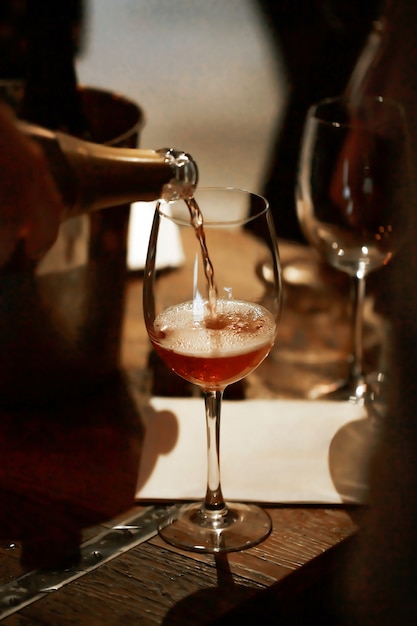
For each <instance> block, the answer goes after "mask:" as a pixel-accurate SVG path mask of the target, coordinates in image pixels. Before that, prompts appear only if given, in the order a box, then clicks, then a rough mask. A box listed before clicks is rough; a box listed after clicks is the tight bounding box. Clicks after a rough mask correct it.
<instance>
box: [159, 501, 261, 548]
mask: <svg viewBox="0 0 417 626" xmlns="http://www.w3.org/2000/svg"><path fill="white" fill-rule="evenodd" d="M271 529H272V522H271V518H270V517H269V515H268V514H267V513H266V512H265V511H263V510H262V509H261V508H260V507H259V506H256V505H255V504H240V503H235V502H233V503H231V504H226V508H224V509H223V510H221V511H208V510H206V509H205V508H203V503H201V502H196V503H193V504H185V505H184V506H182V507H181V508H180V510H179V514H178V517H177V518H175V519H173V520H172V521H169V522H168V525H167V526H164V527H163V528H160V529H159V534H160V536H161V537H162V538H163V539H164V540H165V541H167V542H168V543H170V544H171V545H173V546H176V547H177V548H182V549H183V550H193V551H194V552H211V553H215V552H233V551H236V550H244V549H246V548H250V547H251V546H254V545H256V544H258V543H260V542H261V541H263V540H264V539H266V537H267V536H268V535H269V533H270V532H271Z"/></svg>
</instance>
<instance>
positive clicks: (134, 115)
mask: <svg viewBox="0 0 417 626" xmlns="http://www.w3.org/2000/svg"><path fill="white" fill-rule="evenodd" d="M0 89H1V86H0ZM22 89H23V87H22V85H21V83H8V85H7V90H6V91H7V97H8V99H9V101H10V100H11V99H12V100H14V102H15V104H16V106H18V102H19V99H20V97H21V94H22ZM4 92H5V87H4V84H3V93H4ZM80 93H81V98H82V105H83V109H84V114H85V118H86V120H87V122H88V125H89V131H90V133H91V138H92V140H93V141H96V142H99V143H105V144H110V145H114V146H125V147H137V145H138V142H139V136H140V131H141V129H142V128H143V124H144V116H143V112H142V110H141V108H140V107H139V106H138V105H137V104H136V103H134V102H132V101H130V100H128V99H126V98H125V97H122V96H119V95H117V94H115V93H112V92H110V91H105V90H99V89H93V88H90V87H84V88H80ZM129 213H130V205H123V206H118V207H113V208H109V209H105V210H102V211H98V212H96V213H94V214H92V215H84V216H81V217H77V218H74V219H73V220H70V221H68V222H66V223H64V224H63V225H62V226H61V229H60V232H59V236H58V240H57V242H56V244H55V245H54V247H53V248H52V249H51V250H50V252H49V253H48V254H47V255H46V257H45V258H44V259H43V260H42V261H41V263H40V264H39V265H38V266H37V267H36V269H34V270H33V269H28V268H26V269H23V268H20V269H19V268H16V267H15V268H13V269H12V270H9V271H4V270H3V271H0V407H1V408H3V409H4V408H24V409H27V408H42V407H52V406H56V405H59V404H60V403H63V402H68V401H72V400H74V401H78V400H80V398H82V397H84V396H86V395H88V394H92V393H94V392H96V391H97V390H99V389H100V387H101V386H102V385H103V384H104V383H106V381H108V380H109V378H111V377H112V376H114V375H116V374H117V372H118V371H119V366H120V344H121V332H122V319H123V312H124V295H125V277H126V258H127V230H128V222H129Z"/></svg>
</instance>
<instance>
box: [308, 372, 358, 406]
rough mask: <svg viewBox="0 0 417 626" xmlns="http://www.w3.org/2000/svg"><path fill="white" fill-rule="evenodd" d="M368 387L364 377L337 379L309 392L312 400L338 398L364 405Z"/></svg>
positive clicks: (338, 399) (342, 400)
mask: <svg viewBox="0 0 417 626" xmlns="http://www.w3.org/2000/svg"><path fill="white" fill-rule="evenodd" d="M366 389H367V385H366V381H365V379H364V378H360V379H358V380H350V381H349V380H337V381H334V382H329V383H323V384H321V385H317V386H316V387H314V389H312V390H311V391H310V392H309V394H308V397H309V398H311V399H312V400H337V401H340V402H350V403H351V404H359V405H363V404H364V403H365V397H366Z"/></svg>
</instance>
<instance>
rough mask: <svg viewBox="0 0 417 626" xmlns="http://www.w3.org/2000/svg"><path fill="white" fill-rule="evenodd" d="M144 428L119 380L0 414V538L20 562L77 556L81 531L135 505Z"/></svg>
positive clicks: (33, 564) (50, 563) (40, 563)
mask: <svg viewBox="0 0 417 626" xmlns="http://www.w3.org/2000/svg"><path fill="white" fill-rule="evenodd" d="M142 441H143V426H142V423H141V417H140V415H139V413H138V410H137V407H136V405H135V402H134V401H133V399H132V396H131V393H130V391H129V387H128V385H127V383H126V381H125V378H124V377H123V376H122V375H120V376H118V377H117V378H116V379H112V380H111V381H110V382H109V384H108V385H107V386H106V388H105V389H103V390H102V391H101V392H100V393H97V394H96V395H94V396H91V397H88V398H86V399H85V400H84V401H83V402H82V403H79V404H67V405H66V406H60V407H59V408H56V409H54V410H50V411H39V412H34V411H32V412H27V411H26V412H13V413H12V412H9V413H3V414H1V416H0V459H1V461H0V511H1V513H0V538H2V539H4V540H13V541H14V542H20V543H21V545H22V557H21V561H22V566H23V567H25V568H51V567H62V566H64V565H65V564H66V563H67V562H71V563H73V562H74V560H76V559H77V555H78V546H79V544H80V540H81V533H82V530H83V529H85V528H88V527H89V526H93V525H96V524H99V523H101V522H103V521H105V520H108V519H110V518H111V517H113V516H115V515H117V514H120V513H122V512H123V511H125V510H126V509H127V508H130V507H131V506H132V505H133V504H134V496H135V489H136V481H137V474H138V468H139V462H140V457H141V454H142V447H141V444H142Z"/></svg>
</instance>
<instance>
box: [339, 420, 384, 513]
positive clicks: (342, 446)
mask: <svg viewBox="0 0 417 626" xmlns="http://www.w3.org/2000/svg"><path fill="white" fill-rule="evenodd" d="M378 439H379V431H378V429H376V428H375V427H374V426H373V424H372V422H371V420H370V419H369V418H368V417H365V418H364V419H358V420H353V421H352V422H348V423H347V424H345V425H344V426H342V428H340V429H339V430H338V431H337V432H336V434H335V435H334V437H333V439H332V441H331V444H330V448H329V456H328V460H329V473H330V477H331V479H332V481H333V484H334V486H335V488H336V490H337V492H338V493H339V494H340V497H341V500H342V502H343V503H346V504H366V502H367V501H368V483H369V470H370V463H371V460H372V457H373V455H374V452H375V450H376V447H377V443H378Z"/></svg>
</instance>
